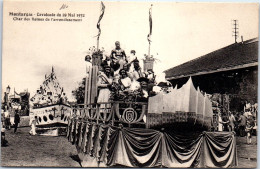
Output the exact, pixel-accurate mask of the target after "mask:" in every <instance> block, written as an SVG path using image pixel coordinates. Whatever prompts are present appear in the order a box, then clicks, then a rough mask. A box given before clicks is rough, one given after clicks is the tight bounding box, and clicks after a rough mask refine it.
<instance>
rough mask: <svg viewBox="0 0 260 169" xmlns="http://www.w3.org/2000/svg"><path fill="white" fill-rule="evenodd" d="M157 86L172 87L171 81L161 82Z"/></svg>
mask: <svg viewBox="0 0 260 169" xmlns="http://www.w3.org/2000/svg"><path fill="white" fill-rule="evenodd" d="M157 86H160V87H170V86H171V83H169V82H160V83H159V84H158V85H157Z"/></svg>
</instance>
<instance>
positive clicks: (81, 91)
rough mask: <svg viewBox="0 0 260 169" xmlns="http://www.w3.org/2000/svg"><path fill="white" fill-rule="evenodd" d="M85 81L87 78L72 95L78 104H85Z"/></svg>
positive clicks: (84, 79)
mask: <svg viewBox="0 0 260 169" xmlns="http://www.w3.org/2000/svg"><path fill="white" fill-rule="evenodd" d="M85 81H86V78H83V79H82V80H81V82H79V84H78V87H77V88H76V89H75V90H73V91H72V95H73V96H74V98H75V99H76V100H77V104H84V97H85Z"/></svg>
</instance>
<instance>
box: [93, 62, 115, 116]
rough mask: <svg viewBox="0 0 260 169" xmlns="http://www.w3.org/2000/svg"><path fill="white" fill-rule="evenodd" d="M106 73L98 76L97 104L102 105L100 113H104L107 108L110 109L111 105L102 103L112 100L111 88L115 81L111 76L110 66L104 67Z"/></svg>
mask: <svg viewBox="0 0 260 169" xmlns="http://www.w3.org/2000/svg"><path fill="white" fill-rule="evenodd" d="M104 71H105V73H104V72H100V75H99V76H98V83H97V86H98V90H99V94H98V100H97V103H101V104H100V113H103V112H104V111H105V110H106V108H110V107H111V105H110V104H102V102H108V101H109V100H110V94H111V91H110V89H109V88H110V86H111V84H112V81H113V77H112V76H111V68H110V67H109V66H104Z"/></svg>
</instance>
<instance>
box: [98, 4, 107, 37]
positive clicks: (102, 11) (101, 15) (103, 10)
mask: <svg viewBox="0 0 260 169" xmlns="http://www.w3.org/2000/svg"><path fill="white" fill-rule="evenodd" d="M101 6H102V7H101V13H100V16H99V19H98V23H97V28H98V30H99V32H98V35H97V36H98V37H99V36H100V34H101V29H100V21H101V19H102V18H103V15H104V13H105V5H104V4H103V2H102V1H101Z"/></svg>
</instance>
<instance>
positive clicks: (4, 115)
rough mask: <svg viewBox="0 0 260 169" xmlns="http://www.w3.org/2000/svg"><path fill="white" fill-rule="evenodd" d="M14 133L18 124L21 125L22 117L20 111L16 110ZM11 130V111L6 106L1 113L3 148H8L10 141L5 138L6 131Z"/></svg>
mask: <svg viewBox="0 0 260 169" xmlns="http://www.w3.org/2000/svg"><path fill="white" fill-rule="evenodd" d="M14 113H15V114H14V125H13V127H14V133H16V131H17V128H18V124H19V123H20V115H19V112H18V109H15V110H14ZM10 129H11V120H10V110H9V109H8V107H7V106H5V107H4V108H3V109H2V111H1V146H6V145H7V143H8V141H7V140H6V138H5V131H6V130H10Z"/></svg>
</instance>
